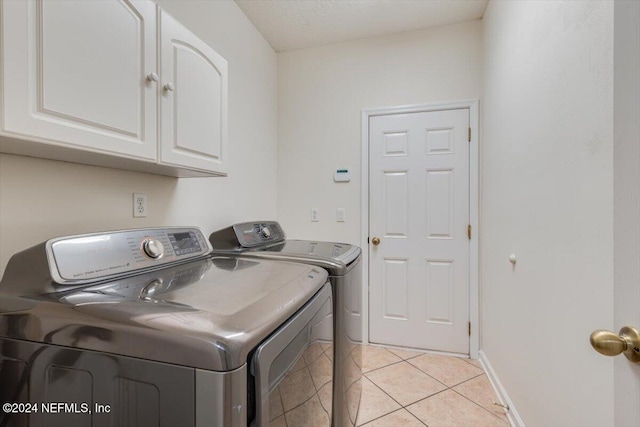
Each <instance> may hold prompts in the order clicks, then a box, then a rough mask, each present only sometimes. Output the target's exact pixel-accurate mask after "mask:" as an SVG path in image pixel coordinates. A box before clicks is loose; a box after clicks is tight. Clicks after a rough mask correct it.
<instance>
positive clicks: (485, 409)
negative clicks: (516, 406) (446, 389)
mask: <svg viewBox="0 0 640 427" xmlns="http://www.w3.org/2000/svg"><path fill="white" fill-rule="evenodd" d="M451 391H453V392H454V393H456V394H458V396H461V397H463V398H465V399H467V400H468V401H469V402H471V403H473V404H474V405H476V406H478V407H479V408H481V409H482V410H484V411H486V412H488V413H489V414H491V415H493V416H494V417H496V418H497V419H501V418H500V417H499V416H497V415H496V414H494V413H493V412H491V411H490V410H488V409H487V408H485V407H484V406H482V405H481V404H479V403H478V402H476V401H475V400H473V399H470V398H468V397H467V396H465V395H464V394H462V393H460V392H458V391H457V390H454V389H451ZM505 417H506V415H505ZM504 421H507V420H506V419H505V420H504ZM507 423H508V421H507Z"/></svg>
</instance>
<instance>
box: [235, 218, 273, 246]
mask: <svg viewBox="0 0 640 427" xmlns="http://www.w3.org/2000/svg"><path fill="white" fill-rule="evenodd" d="M233 230H234V231H235V233H236V237H237V239H238V243H239V244H240V246H242V247H243V248H255V247H258V246H264V245H270V244H273V243H278V242H282V241H284V239H285V235H284V231H282V227H280V224H278V223H277V222H276V221H259V222H243V223H241V224H235V225H234V226H233Z"/></svg>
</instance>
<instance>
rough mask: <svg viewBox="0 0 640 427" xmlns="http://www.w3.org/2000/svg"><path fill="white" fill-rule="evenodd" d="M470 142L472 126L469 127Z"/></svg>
mask: <svg viewBox="0 0 640 427" xmlns="http://www.w3.org/2000/svg"><path fill="white" fill-rule="evenodd" d="M469 142H471V126H469Z"/></svg>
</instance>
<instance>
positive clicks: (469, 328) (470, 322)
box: [469, 322, 471, 336]
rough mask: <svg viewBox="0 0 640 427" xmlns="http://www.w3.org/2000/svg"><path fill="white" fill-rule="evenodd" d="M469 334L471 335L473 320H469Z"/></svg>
mask: <svg viewBox="0 0 640 427" xmlns="http://www.w3.org/2000/svg"><path fill="white" fill-rule="evenodd" d="M469 336H471V322H469Z"/></svg>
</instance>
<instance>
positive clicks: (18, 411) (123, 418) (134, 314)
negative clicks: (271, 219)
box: [0, 228, 332, 427]
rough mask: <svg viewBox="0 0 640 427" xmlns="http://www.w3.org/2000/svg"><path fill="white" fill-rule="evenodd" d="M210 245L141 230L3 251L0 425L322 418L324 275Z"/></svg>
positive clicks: (242, 424) (172, 232)
mask: <svg viewBox="0 0 640 427" xmlns="http://www.w3.org/2000/svg"><path fill="white" fill-rule="evenodd" d="M210 250H211V247H210V245H209V242H208V241H207V239H206V238H205V236H204V235H203V234H202V232H201V231H200V230H199V229H197V228H154V229H138V230H126V231H116V232H105V233H96V234H87V235H80V236H71V237H62V238H56V239H52V240H49V241H47V242H44V243H42V244H39V245H37V246H34V247H32V248H30V249H27V250H25V251H22V252H20V253H17V254H16V255H14V256H13V257H12V258H11V260H10V261H9V264H8V265H7V268H6V271H5V274H4V277H3V279H2V281H1V282H0V404H2V408H1V409H0V426H3V427H6V426H11V427H18V426H19V427H23V426H32V427H39V426H49V427H50V426H65V427H66V426H139V427H145V426H165V427H175V426H181V427H189V426H219V427H246V426H247V425H255V426H267V425H277V424H279V423H284V422H285V421H287V422H288V425H301V426H302V425H315V424H318V423H322V422H323V421H324V422H328V420H329V416H328V413H327V412H324V413H323V411H322V407H323V405H325V406H327V407H329V406H330V401H327V399H326V396H322V395H321V393H319V392H318V391H319V390H322V386H323V385H327V384H330V382H331V368H330V365H329V366H327V365H326V364H324V365H323V364H322V363H320V362H319V363H315V364H314V362H316V361H317V360H320V359H318V357H317V351H316V349H317V347H314V346H313V336H314V335H315V332H314V330H313V325H315V324H317V323H318V322H319V320H318V319H322V318H325V317H326V316H328V315H330V313H331V309H332V302H331V288H330V284H329V283H328V282H327V273H326V272H325V271H324V270H322V269H321V268H318V267H315V266H308V265H302V264H295V263H287V262H274V261H259V260H255V259H254V260H248V259H238V258H232V257H211V256H210V255H209V253H210ZM301 365H304V366H306V367H307V368H306V370H303V369H301ZM328 387H330V386H328ZM323 399H324V402H323ZM303 402H306V404H302V403H303ZM318 409H320V410H319V411H318ZM285 410H288V412H289V413H288V417H287V418H286V420H285V416H284V415H283V414H284V412H285ZM314 417H315V418H314ZM283 425H284V424H283Z"/></svg>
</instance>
